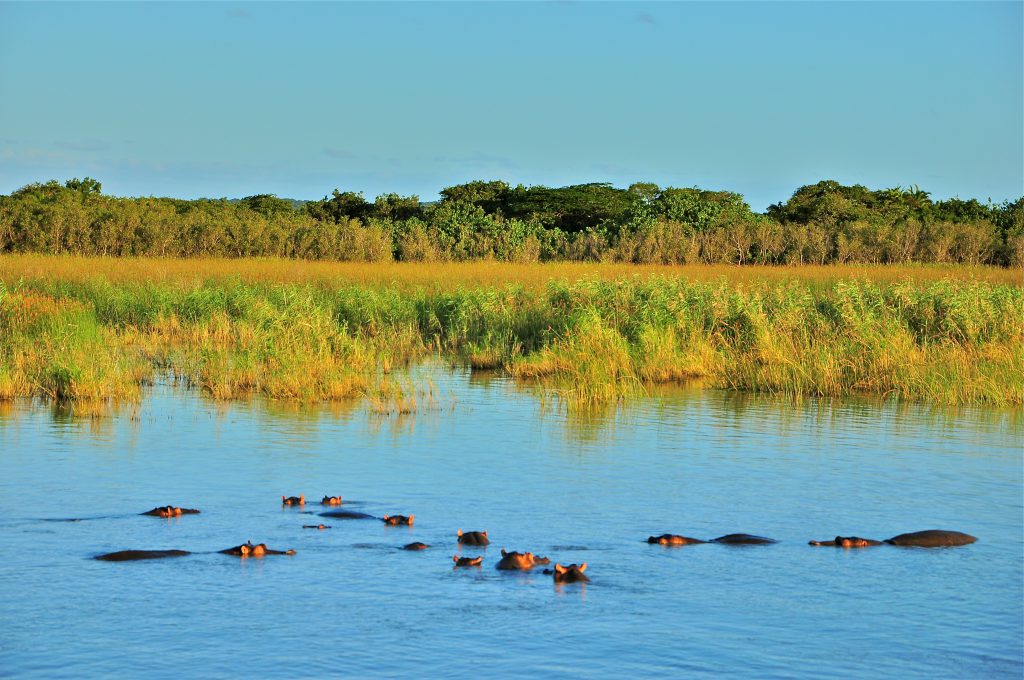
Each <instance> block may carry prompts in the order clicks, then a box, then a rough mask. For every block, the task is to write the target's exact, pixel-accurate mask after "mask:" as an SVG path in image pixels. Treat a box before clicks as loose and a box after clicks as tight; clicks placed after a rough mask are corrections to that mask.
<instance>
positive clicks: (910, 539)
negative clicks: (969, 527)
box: [885, 529, 978, 548]
mask: <svg viewBox="0 0 1024 680" xmlns="http://www.w3.org/2000/svg"><path fill="white" fill-rule="evenodd" d="M977 540H978V539H977V538H975V537H974V536H971V535H970V534H965V533H961V532H959V531H946V530H944V529H927V530H925V531H915V532H913V533H909V534H900V535H899V536H893V537H892V538H889V539H886V541H885V542H886V543H889V544H890V545H900V546H904V547H913V548H951V547H953V546H957V545H967V544H969V543H974V542H975V541H977Z"/></svg>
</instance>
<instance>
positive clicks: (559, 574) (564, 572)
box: [554, 562, 590, 583]
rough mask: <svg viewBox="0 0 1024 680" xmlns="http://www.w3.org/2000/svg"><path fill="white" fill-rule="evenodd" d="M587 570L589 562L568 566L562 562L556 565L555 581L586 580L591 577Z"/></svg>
mask: <svg viewBox="0 0 1024 680" xmlns="http://www.w3.org/2000/svg"><path fill="white" fill-rule="evenodd" d="M586 570H587V563H586V562H584V563H583V564H570V565H569V566H567V567H563V566H562V565H561V564H556V565H555V571H554V575H555V583H578V582H586V581H589V580H590V579H589V578H587V575H586V574H584V573H583V572H585V571H586Z"/></svg>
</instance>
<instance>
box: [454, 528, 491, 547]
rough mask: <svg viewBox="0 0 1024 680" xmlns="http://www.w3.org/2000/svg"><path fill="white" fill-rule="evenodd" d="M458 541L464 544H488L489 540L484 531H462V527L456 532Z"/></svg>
mask: <svg viewBox="0 0 1024 680" xmlns="http://www.w3.org/2000/svg"><path fill="white" fill-rule="evenodd" d="M458 537H459V543H464V544H466V545H490V543H491V540H490V539H489V538H487V532H486V531H467V532H465V533H463V531H462V529H459V532H458Z"/></svg>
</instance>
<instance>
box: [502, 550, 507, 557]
mask: <svg viewBox="0 0 1024 680" xmlns="http://www.w3.org/2000/svg"><path fill="white" fill-rule="evenodd" d="M506 555H508V553H507V552H505V549H504V548H502V549H501V556H502V557H505V556H506Z"/></svg>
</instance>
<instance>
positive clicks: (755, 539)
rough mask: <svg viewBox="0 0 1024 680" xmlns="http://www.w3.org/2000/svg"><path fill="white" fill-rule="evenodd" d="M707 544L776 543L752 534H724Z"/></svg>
mask: <svg viewBox="0 0 1024 680" xmlns="http://www.w3.org/2000/svg"><path fill="white" fill-rule="evenodd" d="M709 543H725V544H726V545H768V544H771V543H778V541H776V540H775V539H774V538H765V537H764V536H754V535H752V534H726V535H725V536H719V537H718V538H712V539H711V540H710V541H709Z"/></svg>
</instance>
